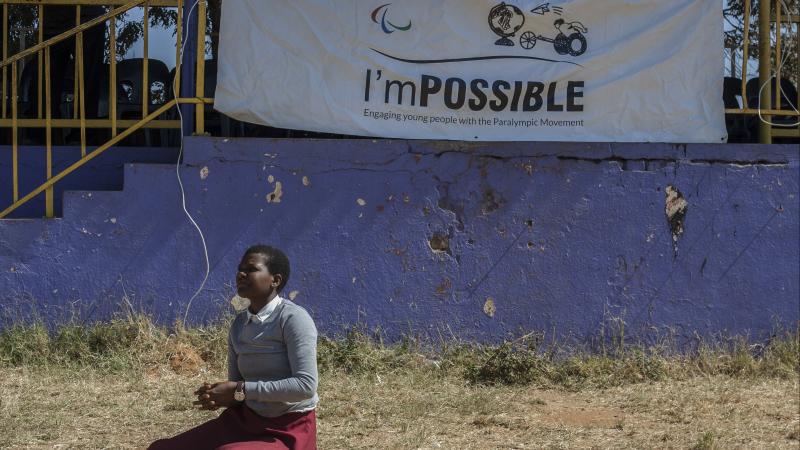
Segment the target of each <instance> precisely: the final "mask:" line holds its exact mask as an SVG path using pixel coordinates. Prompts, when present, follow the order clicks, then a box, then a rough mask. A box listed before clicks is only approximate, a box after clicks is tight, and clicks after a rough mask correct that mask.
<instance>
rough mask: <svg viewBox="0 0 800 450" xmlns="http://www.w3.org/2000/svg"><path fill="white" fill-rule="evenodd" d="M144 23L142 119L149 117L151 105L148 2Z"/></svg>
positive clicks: (145, 4)
mask: <svg viewBox="0 0 800 450" xmlns="http://www.w3.org/2000/svg"><path fill="white" fill-rule="evenodd" d="M143 16H144V18H143V19H142V20H143V21H144V24H143V35H144V37H143V40H144V42H143V43H142V50H143V51H142V117H143V118H144V117H147V114H148V112H147V109H148V106H149V105H150V85H149V84H150V69H149V67H150V64H149V62H148V61H147V57H148V51H149V48H148V47H149V45H148V44H149V36H148V32H149V31H150V26H149V25H150V24H149V22H150V8H149V4H148V2H147V1H145V2H144V14H143Z"/></svg>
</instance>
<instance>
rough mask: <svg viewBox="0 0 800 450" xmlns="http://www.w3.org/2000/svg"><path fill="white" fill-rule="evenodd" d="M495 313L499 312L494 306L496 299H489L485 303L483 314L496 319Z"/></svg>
mask: <svg viewBox="0 0 800 450" xmlns="http://www.w3.org/2000/svg"><path fill="white" fill-rule="evenodd" d="M495 312H497V308H496V307H495V306H494V299H493V298H492V297H489V298H487V299H486V301H485V302H484V303H483V313H484V314H486V315H487V316H489V317H494V313H495Z"/></svg>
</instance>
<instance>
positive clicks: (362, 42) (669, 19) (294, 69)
mask: <svg viewBox="0 0 800 450" xmlns="http://www.w3.org/2000/svg"><path fill="white" fill-rule="evenodd" d="M721 6H722V5H721V4H720V2H719V0H669V1H664V0H625V1H622V0H607V1H597V0H574V1H569V0H568V1H550V2H547V1H539V0H537V1H512V0H509V1H504V2H500V1H486V0H441V1H430V0H403V1H395V2H391V3H387V2H386V0H378V1H371V0H370V1H368V0H291V1H289V0H274V1H269V2H265V1H263V0H226V1H225V2H224V3H223V10H222V25H221V33H220V46H219V64H218V67H219V73H218V84H217V89H216V100H215V108H216V109H217V110H219V111H221V112H223V113H225V114H227V115H229V116H231V117H234V118H236V119H239V120H243V121H247V122H252V123H257V124H263V125H269V126H273V127H279V128H291V129H302V130H311V131H322V132H331V133H342V134H353V135H364V136H380V137H392V138H414V139H417V138H419V139H456V140H482V141H484V140H487V141H523V140H529V141H614V142H620V141H634V142H635V141H640V142H721V141H725V139H726V132H725V120H724V110H723V103H722V80H723V76H724V74H723V33H722V16H721V11H720V8H721Z"/></svg>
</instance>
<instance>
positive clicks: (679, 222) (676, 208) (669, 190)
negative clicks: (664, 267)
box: [664, 185, 689, 255]
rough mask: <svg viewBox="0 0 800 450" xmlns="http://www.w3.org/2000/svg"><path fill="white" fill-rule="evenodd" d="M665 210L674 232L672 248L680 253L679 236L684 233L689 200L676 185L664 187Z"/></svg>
mask: <svg viewBox="0 0 800 450" xmlns="http://www.w3.org/2000/svg"><path fill="white" fill-rule="evenodd" d="M664 197H665V199H664V212H665V213H666V215H667V223H668V224H669V229H670V232H671V233H672V248H673V251H674V253H675V254H676V255H677V253H678V238H679V237H680V236H681V235H682V234H683V221H684V219H685V218H686V212H687V210H688V207H689V202H687V201H686V199H685V198H684V197H683V194H681V191H679V190H678V188H676V187H675V186H672V185H667V187H666V189H664Z"/></svg>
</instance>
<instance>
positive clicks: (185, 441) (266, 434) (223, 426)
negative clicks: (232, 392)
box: [148, 405, 317, 450]
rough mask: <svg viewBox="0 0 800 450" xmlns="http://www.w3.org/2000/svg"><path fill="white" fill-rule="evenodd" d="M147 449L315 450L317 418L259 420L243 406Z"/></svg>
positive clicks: (294, 416)
mask: <svg viewBox="0 0 800 450" xmlns="http://www.w3.org/2000/svg"><path fill="white" fill-rule="evenodd" d="M148 448H149V449H150V450H166V449H170V450H172V449H178V450H180V449H220V450H234V449H236V450H245V449H290V450H316V448H317V416H316V414H315V413H314V411H313V410H312V411H309V412H304V413H287V414H284V415H282V416H278V417H261V416H259V415H258V414H256V413H255V412H254V411H253V410H252V409H250V408H248V407H247V406H245V405H242V406H237V407H233V408H228V409H226V410H225V411H223V412H222V414H220V415H219V417H217V418H216V419H212V420H209V421H208V422H206V423H204V424H201V425H199V426H197V427H195V428H192V429H191V430H189V431H186V432H184V433H181V434H179V435H177V436H175V437H173V438H170V439H161V440H158V441H156V442H153V443H152V444H151V445H150V447H148Z"/></svg>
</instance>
